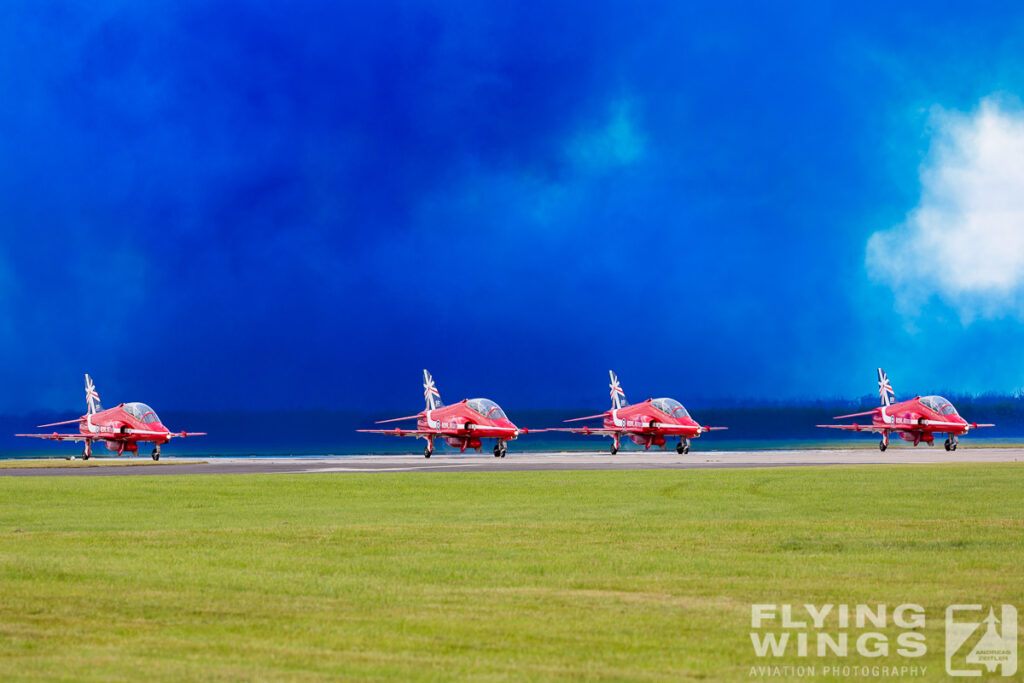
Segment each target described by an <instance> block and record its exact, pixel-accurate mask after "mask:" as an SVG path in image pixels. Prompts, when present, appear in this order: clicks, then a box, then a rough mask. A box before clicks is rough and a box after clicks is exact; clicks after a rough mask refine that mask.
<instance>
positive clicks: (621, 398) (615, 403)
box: [608, 370, 627, 410]
mask: <svg viewBox="0 0 1024 683" xmlns="http://www.w3.org/2000/svg"><path fill="white" fill-rule="evenodd" d="M608 377H609V379H611V384H609V385H608V386H609V387H611V390H612V391H611V397H612V410H618V409H619V408H622V407H623V406H625V405H627V403H626V392H624V391H623V390H622V387H621V386H619V378H618V377H616V376H615V373H614V372H612V371H611V370H609V371H608Z"/></svg>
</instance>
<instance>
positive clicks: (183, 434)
mask: <svg viewBox="0 0 1024 683" xmlns="http://www.w3.org/2000/svg"><path fill="white" fill-rule="evenodd" d="M125 433H126V434H135V435H136V436H166V437H168V438H169V437H172V436H174V437H178V438H179V439H180V438H182V437H186V436H206V432H157V431H151V430H149V429H128V430H125Z"/></svg>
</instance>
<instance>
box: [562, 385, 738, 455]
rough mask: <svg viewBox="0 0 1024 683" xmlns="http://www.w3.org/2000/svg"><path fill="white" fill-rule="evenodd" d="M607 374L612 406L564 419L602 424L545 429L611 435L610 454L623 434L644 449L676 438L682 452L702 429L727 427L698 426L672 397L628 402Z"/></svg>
mask: <svg viewBox="0 0 1024 683" xmlns="http://www.w3.org/2000/svg"><path fill="white" fill-rule="evenodd" d="M608 377H609V378H610V379H611V384H609V385H608V386H609V387H611V390H612V391H611V398H612V407H611V409H610V410H608V411H607V412H604V413H601V414H600V415H588V416H586V417H577V418H573V419H572V420H566V422H579V421H582V420H596V419H598V418H602V419H603V421H604V426H603V427H570V428H567V427H560V428H554V429H551V430H547V431H556V432H572V433H573V434H595V435H597V436H610V437H612V447H611V452H612V455H615V454H616V453H618V452H619V448H620V446H621V443H620V439H621V438H622V437H623V436H627V437H629V438H630V439H632V440H633V443H636V444H639V445H641V446H643V447H644V450H647V449H648V448H650V447H651V446H652V445H653V446H661V447H662V448H663V449H664V448H666V447H667V446H666V438H673V437H679V443H678V444H677V445H676V453H679V454H680V455H682V454H684V453H689V452H690V439H696V438H697V437H698V436H700V435H701V434H703V433H704V432H709V431H712V430H717V429H728V428H727V427H707V426H705V427H701V426H700V425H699V424H697V423H696V422H695V421H694V419H693V418H692V417H690V414H689V413H688V412H686V408H684V407H683V404H681V403H680V402H679V401H677V400H675V399H674V398H654V399H651V398H649V399H647V400H646V401H644V402H643V403H636V404H633V405H629V404H628V403H627V402H626V394H625V392H623V391H622V387H621V386H619V378H618V377H616V376H615V373H614V372H612V371H611V370H609V371H608Z"/></svg>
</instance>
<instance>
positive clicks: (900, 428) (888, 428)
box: [815, 424, 914, 434]
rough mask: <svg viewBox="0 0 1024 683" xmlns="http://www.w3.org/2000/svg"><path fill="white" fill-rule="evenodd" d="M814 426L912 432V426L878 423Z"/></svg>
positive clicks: (851, 430)
mask: <svg viewBox="0 0 1024 683" xmlns="http://www.w3.org/2000/svg"><path fill="white" fill-rule="evenodd" d="M815 426H816V427H824V428H825V429H845V430H847V431H850V432H875V433H876V434H881V433H882V432H912V431H914V430H913V428H912V427H909V426H907V427H880V426H878V425H858V424H853V425H815Z"/></svg>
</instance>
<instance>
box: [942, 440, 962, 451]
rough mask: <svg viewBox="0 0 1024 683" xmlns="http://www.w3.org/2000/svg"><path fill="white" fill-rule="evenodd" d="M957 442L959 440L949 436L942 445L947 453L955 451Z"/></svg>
mask: <svg viewBox="0 0 1024 683" xmlns="http://www.w3.org/2000/svg"><path fill="white" fill-rule="evenodd" d="M959 442H960V440H959V439H957V438H956V437H955V436H951V437H949V438H948V439H946V443H944V444H942V445H943V446H945V447H946V450H947V451H955V450H956V447H957V446H958V445H959Z"/></svg>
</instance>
